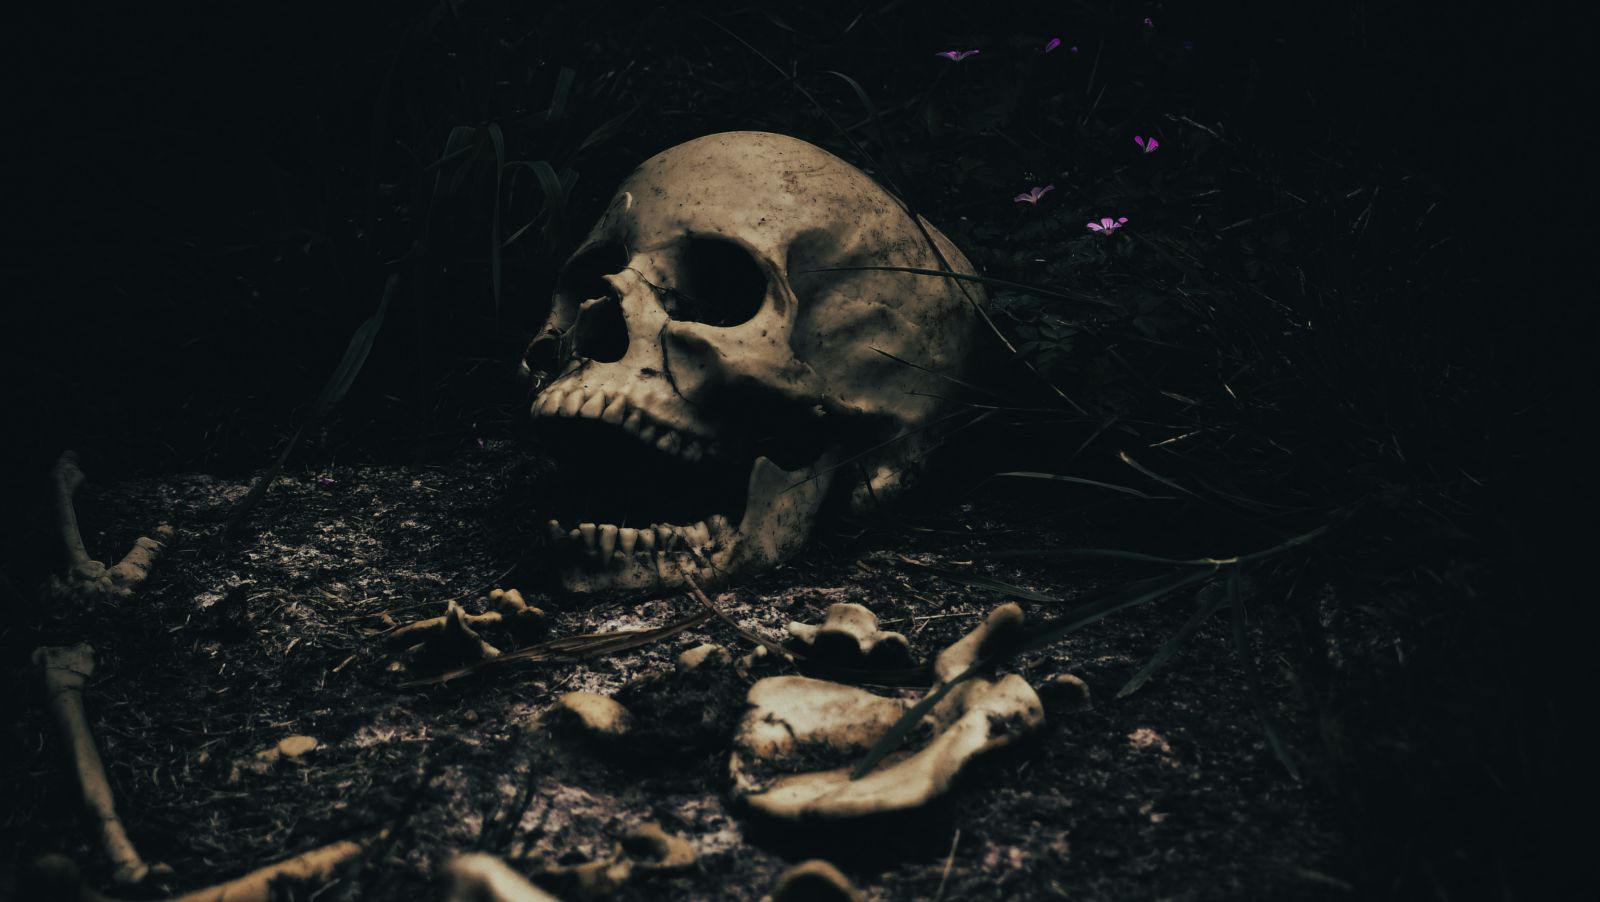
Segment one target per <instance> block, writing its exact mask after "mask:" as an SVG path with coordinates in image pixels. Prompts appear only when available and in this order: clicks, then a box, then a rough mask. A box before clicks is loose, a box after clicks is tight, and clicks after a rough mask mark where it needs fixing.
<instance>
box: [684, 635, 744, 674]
mask: <svg viewBox="0 0 1600 902" xmlns="http://www.w3.org/2000/svg"><path fill="white" fill-rule="evenodd" d="M732 663H733V655H732V654H731V653H729V651H728V650H727V649H726V648H723V647H722V646H720V645H716V644H714V643H711V642H707V643H706V644H704V645H696V646H695V647H694V648H691V649H689V650H687V651H685V652H683V653H682V654H680V655H678V672H679V673H688V672H689V671H691V670H697V669H699V668H701V667H708V666H709V667H727V666H729V665H731V664H732Z"/></svg>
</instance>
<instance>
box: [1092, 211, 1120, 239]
mask: <svg viewBox="0 0 1600 902" xmlns="http://www.w3.org/2000/svg"><path fill="white" fill-rule="evenodd" d="M1127 221H1128V217H1126V216H1118V217H1117V218H1116V219H1112V218H1111V217H1109V216H1107V217H1104V218H1102V219H1101V220H1100V221H1099V222H1091V223H1089V231H1091V232H1099V233H1101V234H1102V235H1109V234H1111V233H1112V232H1115V231H1116V230H1117V229H1120V228H1122V225H1123V223H1126V222H1127Z"/></svg>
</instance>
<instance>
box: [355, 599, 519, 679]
mask: <svg viewBox="0 0 1600 902" xmlns="http://www.w3.org/2000/svg"><path fill="white" fill-rule="evenodd" d="M488 601H489V606H490V610H487V611H484V612H483V613H481V614H469V613H467V610H466V608H463V607H462V606H461V605H460V604H459V603H457V602H456V601H454V600H452V601H449V602H447V603H446V604H445V612H444V613H443V614H442V615H440V616H438V617H429V618H427V619H425V620H418V621H416V622H414V623H408V624H406V625H405V626H401V627H398V628H396V629H394V630H392V631H390V632H389V633H388V634H387V635H385V636H384V642H385V644H387V645H389V646H390V647H391V648H402V649H405V654H406V656H407V657H408V658H409V659H410V660H411V662H412V663H414V664H417V665H422V666H452V665H460V664H470V663H474V662H477V661H483V660H486V659H488V658H497V657H499V656H500V653H501V652H500V649H498V648H496V647H495V646H494V645H492V644H490V643H489V641H488V640H487V639H485V638H484V637H483V635H482V634H481V633H479V632H478V630H480V629H482V628H484V627H503V628H505V629H506V630H508V631H509V632H510V633H511V634H512V636H513V637H514V638H516V639H523V640H525V639H531V638H534V637H536V636H538V635H539V634H541V633H542V632H544V631H545V629H546V628H547V625H548V618H547V617H546V615H545V613H544V611H542V610H540V609H539V608H536V607H532V606H531V605H529V604H528V603H527V602H526V601H525V600H524V599H523V597H522V593H521V592H518V591H517V590H516V589H495V590H493V591H491V592H490V593H489V597H488Z"/></svg>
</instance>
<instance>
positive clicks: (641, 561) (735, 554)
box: [560, 449, 841, 594]
mask: <svg viewBox="0 0 1600 902" xmlns="http://www.w3.org/2000/svg"><path fill="white" fill-rule="evenodd" d="M840 457H841V455H840V454H839V453H838V452H837V451H836V450H834V449H830V450H829V451H827V452H825V453H824V454H823V455H822V456H821V457H820V458H819V459H818V460H817V461H816V462H814V463H813V464H811V465H810V466H808V467H805V468H802V469H800V470H795V471H787V470H784V469H783V468H781V467H779V466H778V465H777V464H774V463H773V462H772V461H770V460H768V459H767V458H765V457H759V458H757V459H756V463H755V465H754V466H753V467H752V468H751V471H750V483H749V490H748V492H747V494H746V498H747V499H748V500H747V502H746V506H745V511H744V516H743V518H742V519H741V520H740V522H739V523H738V524H737V525H731V524H730V525H727V526H725V527H722V528H720V529H713V530H710V531H709V533H708V535H707V539H706V540H705V541H703V542H698V543H696V542H685V543H683V544H680V545H678V546H676V547H673V548H666V547H657V548H655V549H652V550H649V551H642V550H639V549H637V547H636V549H635V551H634V552H633V553H632V554H627V555H624V554H623V553H621V552H620V551H613V552H612V553H611V554H610V556H609V558H607V559H602V558H601V556H600V555H598V554H596V555H593V556H591V555H588V554H586V553H583V552H582V551H581V550H578V549H577V548H576V546H574V547H573V552H574V553H572V554H571V556H570V557H569V558H568V560H567V561H565V562H564V563H563V565H562V566H561V570H560V582H561V587H562V588H563V589H564V590H566V591H568V592H572V593H577V594H595V593H601V592H645V591H657V590H673V589H683V588H687V587H688V585H689V582H690V580H691V579H692V580H693V581H694V583H695V584H696V585H698V586H700V587H702V588H706V587H712V586H723V585H727V584H728V583H730V582H732V581H734V580H738V579H742V578H744V577H746V576H749V575H752V574H754V573H757V572H760V571H762V570H765V569H767V568H769V567H772V566H775V565H777V564H780V563H782V562H783V561H784V560H786V559H788V558H789V557H791V556H792V555H794V554H795V553H796V552H798V551H799V550H800V549H801V547H803V546H804V545H805V543H806V540H807V539H808V538H810V535H811V526H812V524H813V522H814V521H815V520H816V515H817V511H818V510H819V509H820V508H821V507H822V502H823V499H824V498H826V497H827V494H828V488H829V486H830V485H831V484H832V482H833V469H834V467H835V465H836V463H837V461H838V459H839V458H840Z"/></svg>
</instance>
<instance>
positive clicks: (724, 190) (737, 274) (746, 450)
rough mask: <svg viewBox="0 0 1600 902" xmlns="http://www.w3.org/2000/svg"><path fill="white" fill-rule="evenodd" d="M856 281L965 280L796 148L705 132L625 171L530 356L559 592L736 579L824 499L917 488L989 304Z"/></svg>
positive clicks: (560, 286)
mask: <svg viewBox="0 0 1600 902" xmlns="http://www.w3.org/2000/svg"><path fill="white" fill-rule="evenodd" d="M919 223H920V227H919ZM931 245H937V248H938V250H937V252H935V250H934V248H933V247H932V246H931ZM863 267H910V268H921V269H931V270H935V271H938V270H949V271H953V272H956V273H962V274H971V272H972V269H971V265H970V264H969V263H968V262H967V260H966V258H965V257H964V256H962V254H961V252H960V251H959V250H957V249H956V248H955V246H954V245H952V244H951V243H950V242H949V240H948V239H946V238H945V237H944V236H943V235H942V234H940V233H939V231H938V230H937V229H935V228H934V227H933V226H932V225H931V224H928V223H927V222H926V220H920V218H919V220H917V221H914V220H913V219H912V217H911V215H910V214H909V213H908V212H907V209H906V207H905V206H904V205H903V204H902V203H901V202H900V201H898V200H897V199H895V198H894V197H893V196H892V195H890V194H889V193H888V192H887V191H885V190H884V189H883V188H881V187H879V186H878V184H877V183H876V182H874V181H873V180H872V179H871V178H869V177H868V176H867V175H865V174H864V173H862V172H861V171H860V170H857V169H856V168H855V167H853V166H851V165H850V164H848V163H846V162H844V161H843V160H841V159H839V158H838V157H835V156H834V155H832V154H830V153H828V152H826V151H824V150H822V149H821V148H818V147H815V146H813V145H811V144H807V143H806V142H804V141H800V140H797V139H795V138H789V137H785V136H782V135H775V134H768V133H765V132H728V133H725V134H717V135H710V136H708V137H704V138H699V139H696V140H693V141H690V142H688V143H686V144H681V145H679V146H677V147H673V148H671V149H669V150H666V151H664V152H662V153H660V154H657V155H656V156H654V157H652V158H651V159H649V160H648V161H646V162H645V163H644V164H643V165H641V166H640V167H639V168H638V169H636V170H634V172H633V173H632V174H631V175H629V177H628V178H627V179H626V180H625V181H624V182H623V184H622V185H621V187H620V188H619V189H618V190H617V192H616V194H615V195H614V196H613V197H612V199H611V201H610V204H609V206H608V207H607V209H606V211H605V213H604V214H603V215H602V216H601V218H600V221H599V222H598V223H597V224H596V225H595V227H594V229H593V230H592V231H591V232H590V233H589V235H588V237H587V238H586V239H585V240H584V241H583V243H582V244H581V245H580V246H579V248H578V250H577V251H576V252H575V253H574V254H573V256H572V257H571V258H570V259H569V260H568V261H567V263H566V265H565V266H564V267H563V270H562V274H561V276H560V278H559V280H558V283H557V287H556V291H555V294H554V298H553V302H552V308H551V311H550V314H549V317H548V319H547V321H546V322H545V324H544V326H543V328H542V329H541V330H540V332H539V334H538V335H537V336H536V337H535V339H534V341H533V342H532V344H531V345H530V346H529V349H528V354H527V358H526V363H525V366H526V368H527V370H528V372H529V374H530V375H531V376H532V377H534V378H535V379H536V380H538V381H539V382H542V383H543V384H542V387H541V388H540V390H539V391H538V393H537V394H536V395H535V397H534V400H533V407H532V414H533V416H534V417H535V418H536V419H537V420H539V421H541V425H542V426H545V427H547V428H548V430H549V432H550V433H552V434H553V435H554V440H553V441H552V445H553V446H554V448H555V451H556V453H557V455H558V456H560V457H563V458H564V459H565V465H564V467H565V468H564V470H563V476H562V479H561V483H562V489H561V490H560V491H558V492H557V495H558V497H556V498H555V499H553V500H552V502H551V507H550V509H549V514H550V516H551V517H552V519H551V520H550V523H549V528H550V531H551V536H552V538H553V539H555V540H556V541H555V543H554V544H555V545H556V546H557V547H558V548H561V549H562V550H563V553H564V558H565V563H564V564H563V569H562V583H563V585H564V586H565V587H566V588H567V589H569V590H572V591H580V592H592V591H602V590H608V589H657V588H666V587H671V586H675V585H680V584H682V583H684V582H685V578H686V575H687V576H692V577H693V578H694V579H696V580H698V581H700V582H702V584H705V583H721V582H726V581H728V580H731V579H737V578H740V577H742V576H744V575H747V574H750V573H753V572H755V571H758V570H761V569H764V568H766V567H768V566H771V565H773V564H776V563H778V562H780V561H782V560H784V559H785V558H787V557H788V556H790V555H792V554H793V553H794V552H795V551H797V550H798V549H799V548H800V547H801V546H802V545H803V544H804V543H805V541H806V539H807V538H808V536H809V534H810V532H811V528H812V524H813V522H814V520H815V519H816V516H817V514H818V511H819V509H821V507H822V505H823V504H824V502H825V501H826V500H827V499H828V498H829V497H830V494H831V495H833V496H838V497H843V496H848V497H849V499H850V501H851V502H852V503H853V504H855V505H856V506H858V507H859V506H861V505H865V504H870V503H873V502H875V501H882V500H884V499H886V498H888V497H890V496H892V495H894V494H895V493H896V492H898V491H899V490H900V489H901V488H903V487H904V486H905V485H906V484H907V483H909V482H910V481H911V480H912V479H913V478H914V476H915V475H916V472H917V471H918V469H919V467H918V466H917V465H918V463H919V461H920V458H921V456H922V454H923V452H924V451H925V450H927V449H928V448H929V447H931V445H932V444H933V443H934V442H935V441H937V438H936V437H935V435H934V432H935V429H934V428H933V427H935V426H936V425H937V423H938V422H939V421H940V419H941V409H942V408H943V406H944V405H945V403H946V402H945V401H944V400H942V398H943V397H944V396H947V395H948V394H949V390H948V389H949V384H950V383H949V382H948V381H947V378H946V377H956V378H960V377H961V376H962V375H963V372H964V370H965V368H966V366H967V363H968V361H969V359H970V358H971V357H972V351H973V347H974V345H975V343H976V338H975V330H974V323H975V322H976V321H977V307H978V305H980V304H981V303H982V302H983V295H982V293H981V291H980V290H979V289H978V287H977V286H976V285H974V284H971V283H963V282H960V281H958V280H956V279H953V278H948V277H941V276H938V275H932V276H930V275H925V274H914V273H907V272H901V271H885V270H883V269H863ZM896 358H898V359H896ZM846 480H848V481H846ZM836 484H837V488H838V491H834V492H831V493H830V489H832V488H834V487H835V486H836Z"/></svg>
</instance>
